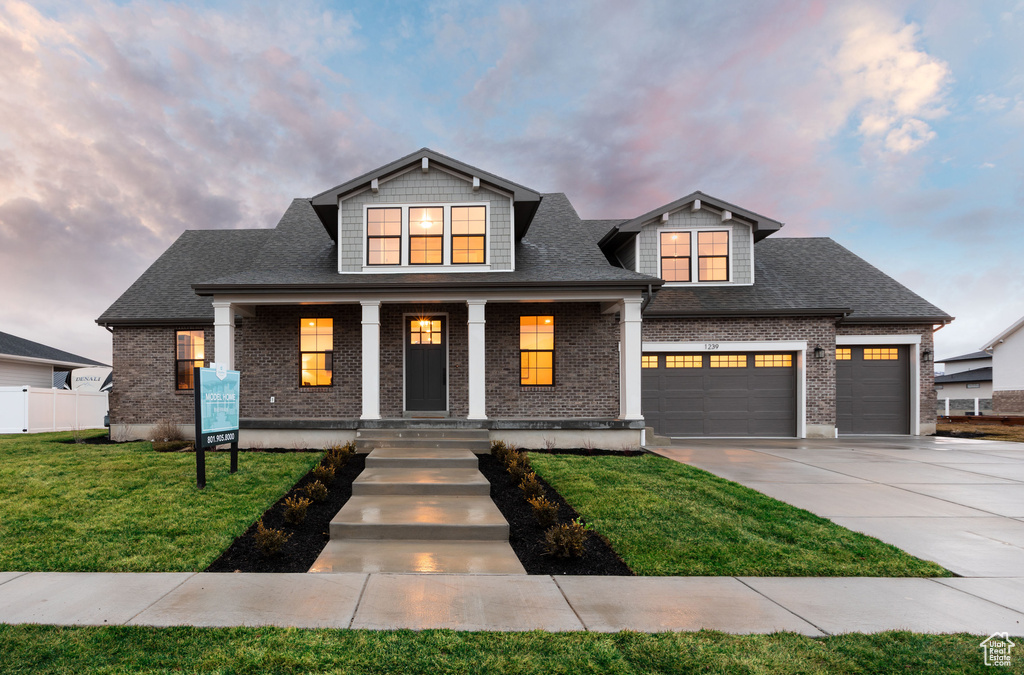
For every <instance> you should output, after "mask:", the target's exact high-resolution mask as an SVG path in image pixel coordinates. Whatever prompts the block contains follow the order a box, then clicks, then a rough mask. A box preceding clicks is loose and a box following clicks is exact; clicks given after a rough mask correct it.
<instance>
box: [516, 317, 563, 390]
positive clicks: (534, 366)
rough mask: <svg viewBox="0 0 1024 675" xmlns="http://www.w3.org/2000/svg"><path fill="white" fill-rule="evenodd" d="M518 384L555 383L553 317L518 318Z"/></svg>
mask: <svg viewBox="0 0 1024 675" xmlns="http://www.w3.org/2000/svg"><path fill="white" fill-rule="evenodd" d="M519 370H520V374H519V383H520V384H521V385H523V386H528V385H553V384H554V383H555V317H553V316H521V317H519Z"/></svg>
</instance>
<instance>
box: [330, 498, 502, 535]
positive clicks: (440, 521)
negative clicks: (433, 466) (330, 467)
mask: <svg viewBox="0 0 1024 675" xmlns="http://www.w3.org/2000/svg"><path fill="white" fill-rule="evenodd" d="M330 531H331V539H332V540H335V539H415V540H453V539H461V540H480V541H508V522H507V521H506V520H505V518H504V517H503V516H502V515H501V511H499V510H498V507H497V506H495V505H494V502H493V501H491V498H490V496H483V495H456V496H447V495H445V496H415V495H352V497H351V498H349V500H348V502H346V503H345V506H343V507H342V508H341V510H340V511H338V513H337V514H336V515H335V516H334V518H333V519H332V520H331V530H330Z"/></svg>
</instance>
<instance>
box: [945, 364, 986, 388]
mask: <svg viewBox="0 0 1024 675" xmlns="http://www.w3.org/2000/svg"><path fill="white" fill-rule="evenodd" d="M991 381H992V367H991V366H989V367H988V368H974V369H972V370H964V371H961V372H959V373H951V374H949V375H936V376H935V384H953V383H956V382H991Z"/></svg>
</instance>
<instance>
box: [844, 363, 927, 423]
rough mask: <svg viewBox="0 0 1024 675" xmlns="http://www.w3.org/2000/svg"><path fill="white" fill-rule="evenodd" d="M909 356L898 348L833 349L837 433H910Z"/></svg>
mask: <svg viewBox="0 0 1024 675" xmlns="http://www.w3.org/2000/svg"><path fill="white" fill-rule="evenodd" d="M909 353H910V352H909V349H908V348H907V347H906V346H898V345H896V346H893V345H866V346H860V345H856V346H852V347H837V348H836V423H837V425H838V427H839V433H841V434H909V433H910V358H909Z"/></svg>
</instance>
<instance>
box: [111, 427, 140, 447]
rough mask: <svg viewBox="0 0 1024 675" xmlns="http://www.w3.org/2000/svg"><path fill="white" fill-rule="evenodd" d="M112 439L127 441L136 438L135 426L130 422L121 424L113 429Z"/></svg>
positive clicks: (121, 441)
mask: <svg viewBox="0 0 1024 675" xmlns="http://www.w3.org/2000/svg"><path fill="white" fill-rule="evenodd" d="M110 440H112V441H114V442H115V443H127V442H128V441H133V440H135V427H133V426H132V425H130V424H122V425H120V426H119V427H117V428H116V429H113V430H112V431H111V434H110Z"/></svg>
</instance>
